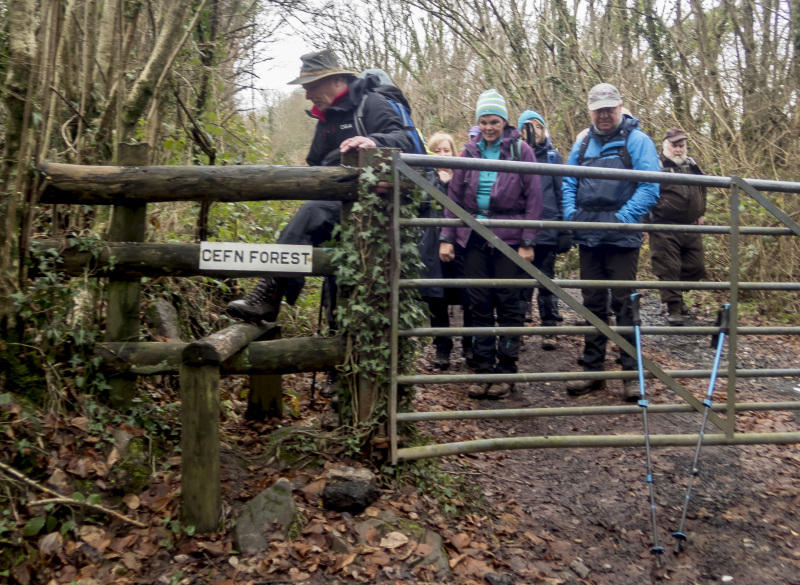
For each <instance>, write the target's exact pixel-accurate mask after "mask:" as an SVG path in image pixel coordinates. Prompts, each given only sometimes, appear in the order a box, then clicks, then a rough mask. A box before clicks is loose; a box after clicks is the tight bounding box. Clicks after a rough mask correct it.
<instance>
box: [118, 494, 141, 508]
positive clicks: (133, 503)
mask: <svg viewBox="0 0 800 585" xmlns="http://www.w3.org/2000/svg"><path fill="white" fill-rule="evenodd" d="M122 501H123V502H125V505H126V506H128V509H129V510H136V509H138V508H139V506H140V505H141V501H140V500H139V496H137V495H136V494H127V495H125V496H124V497H123V498H122Z"/></svg>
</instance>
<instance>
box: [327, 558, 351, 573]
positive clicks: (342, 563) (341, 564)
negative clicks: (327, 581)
mask: <svg viewBox="0 0 800 585" xmlns="http://www.w3.org/2000/svg"><path fill="white" fill-rule="evenodd" d="M354 560H356V553H349V554H344V555H336V562H335V563H334V564H333V566H332V567H331V568H330V572H331V573H338V572H339V571H341V570H342V569H344V568H345V567H346V566H347V565H349V564H350V563H352V562H353V561H354Z"/></svg>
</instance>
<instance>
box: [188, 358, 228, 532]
mask: <svg viewBox="0 0 800 585" xmlns="http://www.w3.org/2000/svg"><path fill="white" fill-rule="evenodd" d="M180 377H181V520H182V522H183V523H184V524H185V525H187V526H194V527H195V530H196V531H197V532H198V533H205V532H214V531H216V530H217V529H218V528H219V518H220V511H221V503H220V502H221V489H222V488H221V486H220V462H219V378H220V373H219V364H205V365H189V364H187V363H183V364H181V366H180Z"/></svg>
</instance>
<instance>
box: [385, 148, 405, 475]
mask: <svg viewBox="0 0 800 585" xmlns="http://www.w3.org/2000/svg"><path fill="white" fill-rule="evenodd" d="M399 157H400V153H399V152H397V151H395V152H393V153H392V183H393V185H394V189H393V190H392V223H391V228H390V229H391V232H392V238H391V242H392V246H391V253H390V254H391V256H390V259H389V262H390V263H391V283H390V286H391V293H390V294H391V298H390V301H389V302H390V307H391V331H390V334H389V346H390V348H391V358H390V360H391V365H390V368H391V370H390V371H391V380H390V383H389V408H388V410H389V454H390V456H391V461H392V465H397V396H398V392H397V366H398V363H399V361H400V360H399V359H398V352H399V340H398V335H397V331H398V325H397V322H398V319H399V318H400V285H399V283H398V280H399V279H400V267H401V266H402V260H403V259H402V258H401V256H400V253H401V252H400V251H401V245H400V171H399V170H398V168H397V161H398V160H399Z"/></svg>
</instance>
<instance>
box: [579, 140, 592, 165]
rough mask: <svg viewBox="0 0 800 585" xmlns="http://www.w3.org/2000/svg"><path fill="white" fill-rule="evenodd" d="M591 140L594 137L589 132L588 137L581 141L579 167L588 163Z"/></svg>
mask: <svg viewBox="0 0 800 585" xmlns="http://www.w3.org/2000/svg"><path fill="white" fill-rule="evenodd" d="M591 139H592V135H591V134H589V133H588V132H587V133H586V136H584V137H583V140H581V148H580V150H579V151H578V166H583V163H584V162H585V161H586V149H587V148H588V147H589V141H590V140H591Z"/></svg>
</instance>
